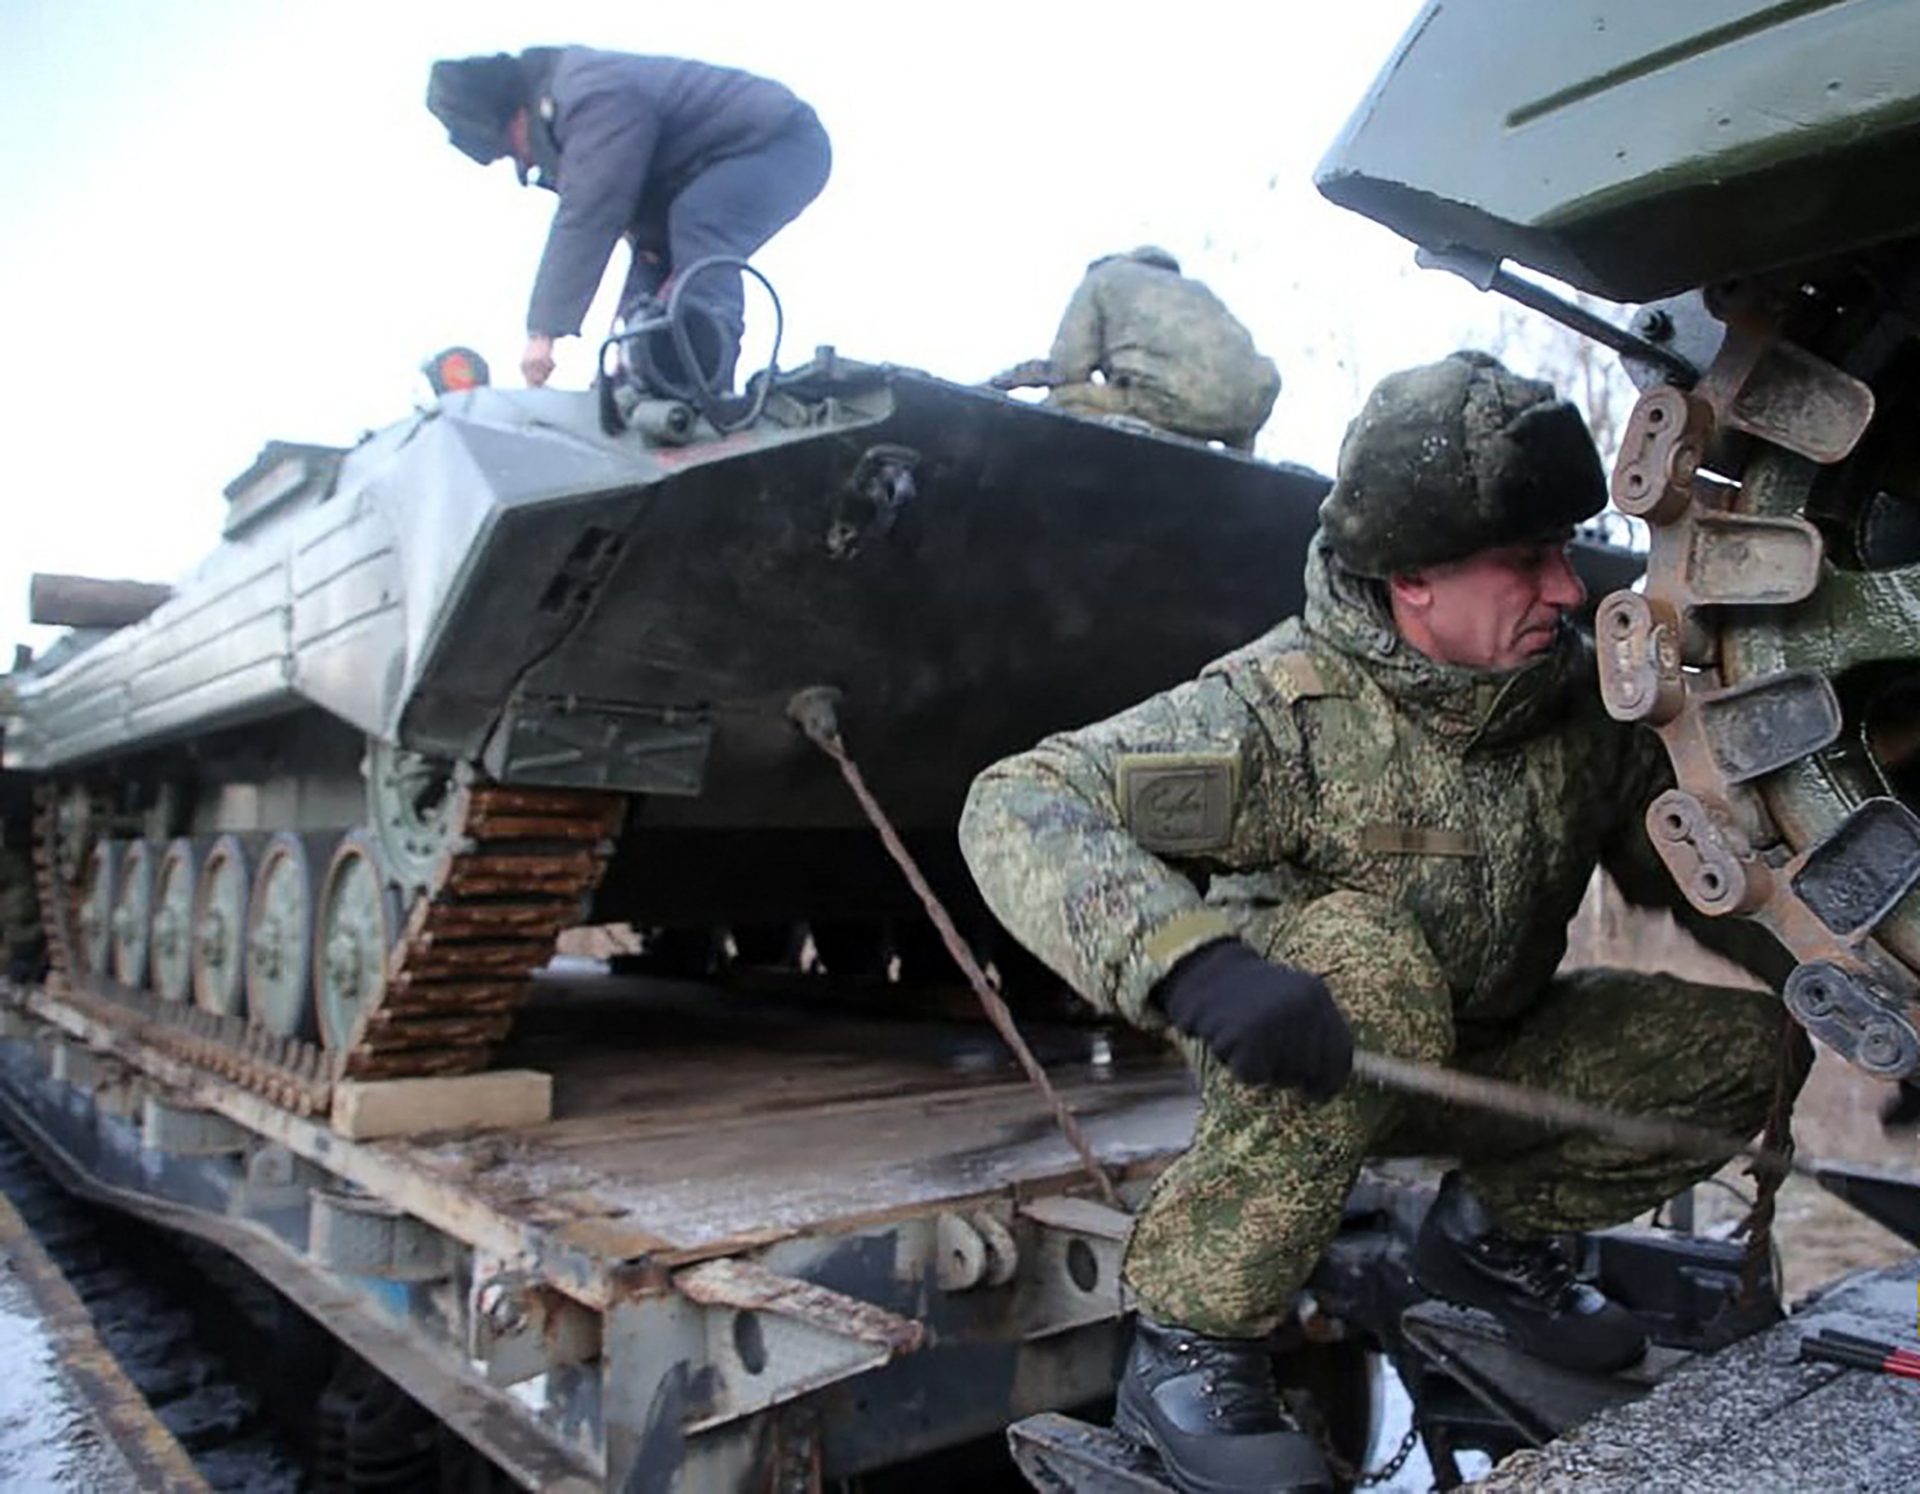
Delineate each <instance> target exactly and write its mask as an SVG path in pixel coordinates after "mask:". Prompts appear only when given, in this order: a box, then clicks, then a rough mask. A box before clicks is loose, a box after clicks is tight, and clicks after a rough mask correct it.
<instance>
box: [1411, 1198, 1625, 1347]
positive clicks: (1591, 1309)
mask: <svg viewBox="0 0 1920 1494" xmlns="http://www.w3.org/2000/svg"><path fill="white" fill-rule="evenodd" d="M1413 1274H1414V1279H1415V1280H1417V1281H1418V1282H1419V1283H1420V1285H1421V1286H1422V1287H1423V1288H1425V1289H1426V1290H1427V1291H1429V1292H1431V1293H1433V1294H1434V1295H1435V1296H1436V1297H1444V1298H1446V1299H1447V1300H1448V1301H1449V1302H1457V1303H1459V1304H1460V1305H1461V1306H1463V1307H1477V1308H1480V1309H1481V1310H1482V1311H1485V1312H1490V1313H1492V1314H1493V1315H1494V1317H1496V1318H1498V1319H1499V1320H1500V1324H1501V1326H1502V1327H1504V1328H1505V1329H1506V1330H1507V1332H1508V1333H1509V1334H1511V1335H1512V1336H1513V1338H1514V1340H1515V1341H1516V1342H1517V1343H1518V1344H1519V1345H1520V1347H1521V1348H1523V1349H1525V1350H1526V1351H1527V1352H1528V1353H1529V1354H1532V1355H1534V1356H1535V1357H1536V1358H1540V1359H1544V1360H1546V1361H1547V1362H1548V1363H1549V1364H1557V1365H1561V1366H1563V1367H1565V1368H1567V1369H1574V1370H1587V1371H1592V1372H1597V1373H1609V1372H1611V1371H1613V1370H1617V1369H1625V1368H1626V1367H1627V1366H1628V1365H1630V1364H1632V1363H1633V1362H1634V1361H1635V1360H1637V1359H1639V1358H1640V1356H1641V1355H1642V1354H1644V1353H1646V1351H1647V1335H1646V1331H1645V1330H1644V1329H1643V1328H1642V1327H1641V1326H1640V1323H1639V1320H1638V1319H1636V1318H1635V1317H1634V1316H1633V1314H1632V1313H1630V1312H1628V1311H1627V1310H1626V1309H1625V1308H1624V1307H1622V1306H1620V1305H1619V1304H1618V1303H1617V1302H1612V1301H1609V1300H1608V1299H1607V1298H1606V1296H1604V1295H1603V1294H1602V1293H1601V1292H1599V1291H1598V1290H1596V1289H1595V1288H1593V1287H1591V1286H1588V1285H1587V1284H1586V1283H1584V1282H1582V1281H1579V1280H1578V1279H1576V1278H1575V1276H1574V1274H1573V1266H1572V1263H1571V1262H1569V1261H1568V1260H1567V1258H1566V1256H1565V1254H1564V1253H1563V1252H1562V1250H1561V1249H1560V1244H1559V1242H1558V1241H1557V1240H1555V1239H1553V1238H1552V1237H1550V1236H1546V1237H1532V1238H1527V1237H1522V1236H1517V1235H1509V1234H1506V1233H1504V1232H1503V1231H1502V1230H1500V1229H1499V1228H1498V1227H1497V1226H1496V1225H1495V1224H1494V1222H1493V1220H1492V1218H1491V1217H1490V1216H1489V1215H1488V1213H1487V1211H1486V1207H1485V1206H1484V1205H1483V1204H1482V1203H1481V1202H1480V1200H1479V1199H1477V1198H1475V1197H1474V1196H1473V1193H1472V1191H1471V1190H1470V1189H1469V1188H1468V1187H1467V1185H1466V1184H1465V1183H1463V1182H1462V1181H1461V1180H1460V1174H1459V1173H1457V1172H1450V1173H1448V1174H1447V1175H1446V1177H1445V1178H1444V1179H1443V1180H1442V1182H1441V1184H1440V1196H1439V1197H1438V1198H1436V1199H1435V1200H1434V1201H1433V1208H1432V1209H1431V1210H1429V1211H1428V1213H1427V1217H1426V1220H1425V1221H1424V1222H1423V1223H1422V1224H1421V1226H1420V1237H1419V1239H1418V1240H1417V1241H1415V1242H1414V1247H1413Z"/></svg>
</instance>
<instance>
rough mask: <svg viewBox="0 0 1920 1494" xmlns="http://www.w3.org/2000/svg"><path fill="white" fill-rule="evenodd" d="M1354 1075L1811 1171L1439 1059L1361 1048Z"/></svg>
mask: <svg viewBox="0 0 1920 1494" xmlns="http://www.w3.org/2000/svg"><path fill="white" fill-rule="evenodd" d="M1353 1072H1354V1076H1355V1077H1356V1078H1359V1079H1363V1080H1365V1081H1366V1082H1367V1083H1369V1084H1377V1085H1379V1086H1380V1087H1381V1088H1382V1089H1391V1090H1397V1091H1399V1092H1400V1093H1402V1094H1412V1095H1423V1096H1425V1097H1426V1098H1428V1099H1433V1100H1440V1101H1442V1102H1444V1103H1445V1104H1448V1105H1464V1106H1466V1107H1467V1108H1469V1109H1472V1110H1487V1111H1492V1112H1493V1113H1495V1114H1497V1115H1510V1116H1512V1117H1513V1118H1514V1119H1516V1120H1524V1121H1532V1122H1534V1123H1535V1124H1537V1125H1541V1126H1553V1127H1559V1128H1564V1129H1566V1130H1569V1131H1584V1132H1587V1133H1588V1134H1590V1135H1595V1136H1604V1137H1605V1138H1607V1139H1608V1140H1609V1141H1617V1142H1619V1143H1620V1144H1621V1145H1622V1146H1628V1147H1632V1148H1633V1149H1634V1150H1636V1151H1644V1152H1652V1153H1655V1154H1674V1155H1679V1156H1686V1157H1702V1158H1710V1159H1717V1160H1721V1161H1731V1160H1732V1159H1733V1158H1735V1157H1744V1158H1746V1159H1747V1160H1748V1161H1750V1162H1752V1163H1753V1165H1754V1166H1755V1167H1756V1168H1758V1169H1760V1170H1762V1171H1767V1172H1775V1173H1782V1174H1784V1173H1789V1172H1795V1173H1800V1174H1802V1175H1804V1176H1807V1177H1812V1176H1814V1167H1813V1164H1812V1163H1811V1162H1807V1161H1802V1160H1801V1159H1799V1158H1797V1157H1789V1156H1786V1155H1784V1154H1782V1153H1780V1152H1777V1151H1774V1150H1772V1149H1771V1148H1768V1147H1762V1146H1754V1145H1751V1144H1749V1143H1748V1142H1745V1141H1742V1140H1740V1139H1739V1138H1738V1137H1735V1136H1728V1135H1724V1134H1723V1133H1721V1132H1719V1131H1713V1130H1709V1129H1708V1128H1707V1127H1705V1126H1696V1125H1694V1124H1692V1123H1691V1122H1689V1121H1682V1120H1674V1119H1673V1118H1671V1117H1669V1116H1663V1115H1627V1114H1625V1113H1624V1112H1622V1111H1618V1110H1609V1109H1608V1108H1607V1107H1606V1106H1604V1105H1594V1104H1590V1103H1588V1102H1587V1101H1585V1100H1575V1099H1570V1098H1568V1097H1567V1096H1565V1095H1557V1094H1552V1093H1550V1092H1548V1091H1546V1090H1540V1089H1533V1088H1531V1087H1529V1086H1528V1085H1524V1084H1514V1083H1511V1082H1509V1081H1508V1080H1505V1079H1488V1078H1485V1077H1483V1076H1482V1075H1479V1074H1463V1073H1461V1072H1460V1071H1459V1070H1458V1069H1444V1068H1441V1067H1440V1066H1439V1065H1438V1064H1430V1063H1417V1062H1415V1061H1414V1060H1412V1059H1408V1058H1394V1057H1391V1056H1389V1055H1388V1054H1385V1053H1373V1052H1369V1051H1368V1050H1366V1049H1364V1048H1361V1049H1356V1050H1355V1051H1354V1055H1353Z"/></svg>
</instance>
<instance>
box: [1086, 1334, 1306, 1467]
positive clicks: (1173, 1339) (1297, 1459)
mask: <svg viewBox="0 0 1920 1494" xmlns="http://www.w3.org/2000/svg"><path fill="white" fill-rule="evenodd" d="M1113 1425H1114V1429H1115V1430H1116V1431H1118V1432H1119V1433H1120V1434H1121V1435H1122V1436H1123V1437H1126V1438H1128V1439H1130V1440H1131V1441H1133V1442H1136V1443H1138V1444H1139V1445H1140V1446H1142V1447H1150V1448H1152V1449H1153V1450H1154V1451H1155V1452H1157V1453H1158V1454H1159V1455H1160V1461H1161V1462H1162V1463H1163V1464H1164V1465H1165V1466H1166V1470H1167V1475H1168V1477H1170V1478H1171V1479H1172V1480H1173V1483H1174V1486H1175V1487H1176V1488H1179V1489H1182V1490H1185V1491H1186V1494H1242V1491H1245V1494H1267V1491H1271V1490H1277V1489H1331V1488H1332V1487H1333V1481H1332V1479H1331V1478H1329V1477H1328V1475H1327V1465H1326V1463H1325V1462H1324V1461H1322V1459H1321V1457H1320V1450H1319V1449H1318V1448H1317V1447H1315V1446H1314V1444H1313V1439H1312V1438H1311V1437H1309V1436H1308V1435H1307V1434H1306V1433H1305V1432H1303V1431H1301V1430H1300V1428H1299V1426H1298V1425H1296V1424H1295V1422H1294V1420H1293V1418H1292V1417H1290V1416H1289V1415H1287V1412H1286V1408H1285V1407H1284V1406H1282V1405H1281V1403H1280V1392H1279V1390H1278V1389H1277V1388H1276V1387H1275V1385H1274V1383H1273V1362H1272V1361H1271V1360H1270V1359H1269V1358H1268V1357H1267V1346H1266V1343H1265V1341H1264V1340H1262V1339H1251V1338H1208V1337H1206V1336H1205V1335H1204V1334H1199V1333H1189V1332H1188V1331H1187V1330H1186V1329H1184V1328H1170V1327H1168V1326H1167V1325H1165V1324H1164V1323H1156V1322H1154V1321H1152V1320H1151V1319H1150V1318H1146V1317H1142V1318H1140V1319H1139V1320H1138V1321H1137V1322H1136V1323H1135V1325H1134V1330H1133V1352H1132V1353H1131V1354H1129V1355H1128V1356H1127V1372H1126V1373H1125V1374H1124V1375H1122V1376H1121V1378H1120V1396H1119V1404H1118V1406H1117V1408H1116V1410H1115V1413H1114V1418H1113Z"/></svg>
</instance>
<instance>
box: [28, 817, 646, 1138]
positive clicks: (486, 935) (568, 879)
mask: <svg viewBox="0 0 1920 1494" xmlns="http://www.w3.org/2000/svg"><path fill="white" fill-rule="evenodd" d="M456 792H457V794H458V802H457V804H456V806H455V817H454V822H453V823H454V838H453V840H452V841H451V843H450V845H449V847H448V849H447V851H446V853H445V854H444V855H443V856H442V858H441V861H440V864H439V866H438V867H437V868H436V870H435V873H434V876H433V878H432V880H431V882H430V884H429V886H428V887H427V888H426V890H425V891H424V892H422V893H421V894H420V895H419V896H418V897H416V898H415V899H414V901H413V904H412V906H411V907H410V908H409V909H408V910H407V912H406V915H405V918H404V920H403V922H402V926H401V933H400V936H399V938H398V940H397V942H396V943H395V946H394V948H393V950H392V951H391V953H390V955H389V957H388V962H387V967H386V972H385V979H384V980H383V982H382V983H381V986H380V989H379V991H378V992H377V993H376V994H375V995H374V997H373V998H372V999H371V1000H369V1001H368V1002H367V1003H366V1005H365V1006H364V1008H363V1009H362V1010H361V1012H360V1014H359V1016H358V1018H357V1019H356V1022H355V1025H354V1028H353V1031H352V1033H351V1034H350V1035H349V1038H348V1040H347V1042H346V1043H345V1045H344V1047H343V1050H342V1051H340V1052H333V1051H329V1050H328V1049H326V1048H324V1047H322V1046H320V1045H319V1044H316V1043H311V1042H306V1041H304V1040H302V1039H299V1038H293V1037H284V1036H280V1035H278V1034H275V1033H271V1032H268V1031H266V1030H265V1029H264V1028H261V1027H258V1026H255V1025H253V1024H251V1023H249V1022H247V1021H246V1020H245V1019H244V1018H242V1017H239V1016H223V1015H220V1014H218V1013H215V1012H210V1011H206V1010H203V1009H202V1008H200V1007H197V1006H194V1005H192V1004H190V1003H186V1002H176V1001H167V1000H163V999H162V998H161V997H159V996H158V995H156V994H154V993H153V992H150V991H139V990H133V989H131V988H129V987H126V986H121V985H117V984H115V983H114V982H112V981H111V980H108V979H107V978H106V977H105V975H104V974H103V973H102V972H98V971H91V970H88V969H86V968H85V966H84V961H83V960H82V959H81V957H80V951H79V950H78V948H77V947H76V944H75V941H74V938H73V914H74V897H75V886H76V879H75V877H74V875H73V871H72V869H70V868H67V867H64V866H62V865H61V864H60V842H59V836H58V827H57V803H58V800H57V797H56V792H55V789H54V788H53V786H51V785H49V786H45V787H43V788H42V789H41V791H40V793H39V795H38V797H37V799H36V821H35V834H34V874H35V878H36V890H37V892H38V895H39V899H40V906H41V908H42V910H43V922H44V923H45V925H46V930H47V946H48V955H49V967H50V976H49V985H50V987H51V988H52V989H54V990H55V991H56V992H58V993H59V994H61V995H62V996H63V997H65V998H66V999H68V1000H70V1001H72V1002H73V1003H74V1004H75V1005H77V1006H80V1007H82V1008H84V1009H86V1010H87V1011H88V1012H90V1013H91V1014H92V1015H94V1016H95V1017H97V1018H98V1019H100V1020H102V1021H105V1022H109V1023H111V1024H113V1025H114V1026H117V1027H120V1028H122V1029H123V1030H131V1031H133V1032H134V1033H135V1035H137V1036H138V1037H139V1038H140V1039H141V1040H142V1041H145V1042H149V1043H151V1044H152V1045H153V1046H154V1047H156V1048H158V1049H160V1050H161V1051H163V1052H165V1053H168V1054H170V1055H172V1056H173V1057H176V1058H179V1059H182V1060H184V1061H186V1062H188V1063H192V1064H194V1065H196V1066H198V1067H200V1068H204V1069H208V1070H210V1071H212V1072H214V1073H216V1074H219V1075H221V1076H222V1077H224V1078H227V1079H230V1080H232V1081H233V1082H234V1083H236V1084H240V1085H242V1086H244V1087H245V1088H248V1089H251V1090H253V1091H254V1092H255V1093H258V1094H261V1095H264V1096H266V1097H267V1098H268V1099H270V1100H272V1101H273V1102H274V1103H275V1104H278V1105H282V1106H284V1107H285V1108H287V1109H289V1110H292V1111H295V1112H296V1113H299V1114H302V1115H320V1114H325V1113H326V1112H327V1110H328V1109H329V1107H330V1105H331V1101H332V1087H333V1081H334V1080H335V1079H336V1078H339V1077H343V1076H345V1077H353V1078H369V1079H371V1078H383V1079H384V1078H410V1077H415V1076H423V1075H447V1074H467V1073H475V1072H478V1071H480V1070H482V1069H484V1068H486V1067H487V1065H488V1063H489V1062H490V1061H491V1059H492V1055H493V1048H494V1045H495V1044H496V1043H498V1042H499V1041H500V1040H501V1039H502V1038H504V1037H505V1036H506V1034H507V1032H508V1030H509V1028H510V1027H511V1026H512V1023H513V1013H514V1011H515V1009H516V1008H517V1007H518V1006H519V1005H520V1004H521V1003H522V1002H523V1001H524V1000H525V999H526V998H527V996H528V995H529V994H530V993H531V991H532V978H531V977H532V974H533V972H534V971H535V970H536V969H538V968H539V967H540V966H541V965H543V964H545V963H546V961H547V958H548V957H549V955H551V953H552V952H553V941H554V939H555V937H556V936H557V935H558V934H559V933H560V931H561V930H563V929H565V928H567V927H569V926H571V925H572V924H574V923H576V922H578V920H579V918H580V915H581V910H582V907H583V904H584V902H585V899H586V898H587V897H588V896H589V894H591V892H592V891H593V889H594V887H595V886H596V885H597V884H598V882H599V880H600V877H601V875H602V874H603V873H604V871H605V869H606V862H607V857H608V856H609V854H610V853H611V851H612V842H613V837H614V836H615V835H616V834H617V833H618V830H619V827H620V820H621V816H622V814H623V813H624V809H625V801H624V800H623V799H622V798H621V797H620V796H619V795H617V794H605V793H593V792H584V791H583V792H572V791H554V790H543V789H517V788H501V787H495V786H488V785H468V786H463V787H461V788H459V789H458V790H456Z"/></svg>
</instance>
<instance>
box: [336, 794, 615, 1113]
mask: <svg viewBox="0 0 1920 1494" xmlns="http://www.w3.org/2000/svg"><path fill="white" fill-rule="evenodd" d="M455 792H456V794H457V796H458V797H457V800H456V803H455V805H454V812H453V825H454V840H453V843H452V844H451V845H450V846H449V847H448V849H447V851H446V853H445V854H444V855H443V856H442V857H441V858H440V863H439V865H438V866H437V867H436V868H435V870H434V875H433V879H432V881H431V882H430V884H429V885H428V887H427V889H426V891H425V892H423V893H422V894H421V895H420V896H419V897H417V898H416V899H415V900H414V902H413V905H412V907H411V908H409V909H408V911H407V914H406V919H405V922H404V925H403V927H402V930H401V934H400V938H399V941H398V943H397V944H396V945H395V947H394V950H393V953H392V954H391V956H389V958H388V961H387V975H386V980H385V982H384V984H383V985H382V988H381V991H380V993H379V995H378V997H377V998H376V999H375V1000H373V1001H370V1002H369V1003H367V1005H366V1007H365V1008H364V1009H363V1010H362V1011H361V1013H360V1015H359V1018H358V1019H357V1021H356V1023H355V1025H354V1030H353V1033H352V1035H351V1037H350V1039H349V1040H348V1043H347V1045H346V1052H345V1055H344V1057H343V1059H342V1061H341V1068H340V1072H341V1073H342V1074H343V1075H346V1076H349V1077H352V1078H356V1079H389V1078H398V1077H413V1076H419V1075H429V1074H470V1073H475V1072H477V1071H479V1070H481V1069H484V1068H486V1066H487V1064H488V1063H489V1061H490V1060H491V1059H492V1056H493V1047H494V1045H495V1044H496V1043H498V1042H499V1041H500V1040H501V1039H502V1038H504V1037H505V1036H506V1035H507V1030H508V1028H510V1027H511V1026H512V1025H513V1013H514V1011H515V1009H516V1008H517V1007H519V1005H520V1004H521V1003H522V1002H523V1001H525V1000H526V998H527V996H528V995H529V994H530V993H531V992H532V989H533V981H532V974H533V972H534V971H535V970H536V969H538V968H539V967H540V966H541V965H543V964H545V963H546V961H547V958H548V956H550V955H551V954H552V953H553V941H554V939H555V938H556V937H557V936H558V935H559V933H560V931H561V930H562V929H565V928H568V927H570V926H571V925H573V924H575V923H577V922H579V920H580V916H581V912H582V908H583V906H584V903H585V900H586V899H587V897H588V896H589V895H590V894H591V893H592V891H593V889H594V888H595V887H596V886H598V885H599V882H600V878H601V876H602V875H603V874H604V873H605V871H606V865H607V857H608V856H609V855H610V854H611V853H612V850H613V838H614V836H615V835H616V834H618V832H619V829H620V821H621V817H622V816H623V814H624V813H625V808H626V801H625V800H624V799H623V798H622V797H621V796H620V795H618V794H603V793H594V792H591V791H585V790H567V789H525V788H508V787H501V786H497V785H484V784H469V785H465V786H463V787H461V788H459V789H457V790H456V791H455Z"/></svg>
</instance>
